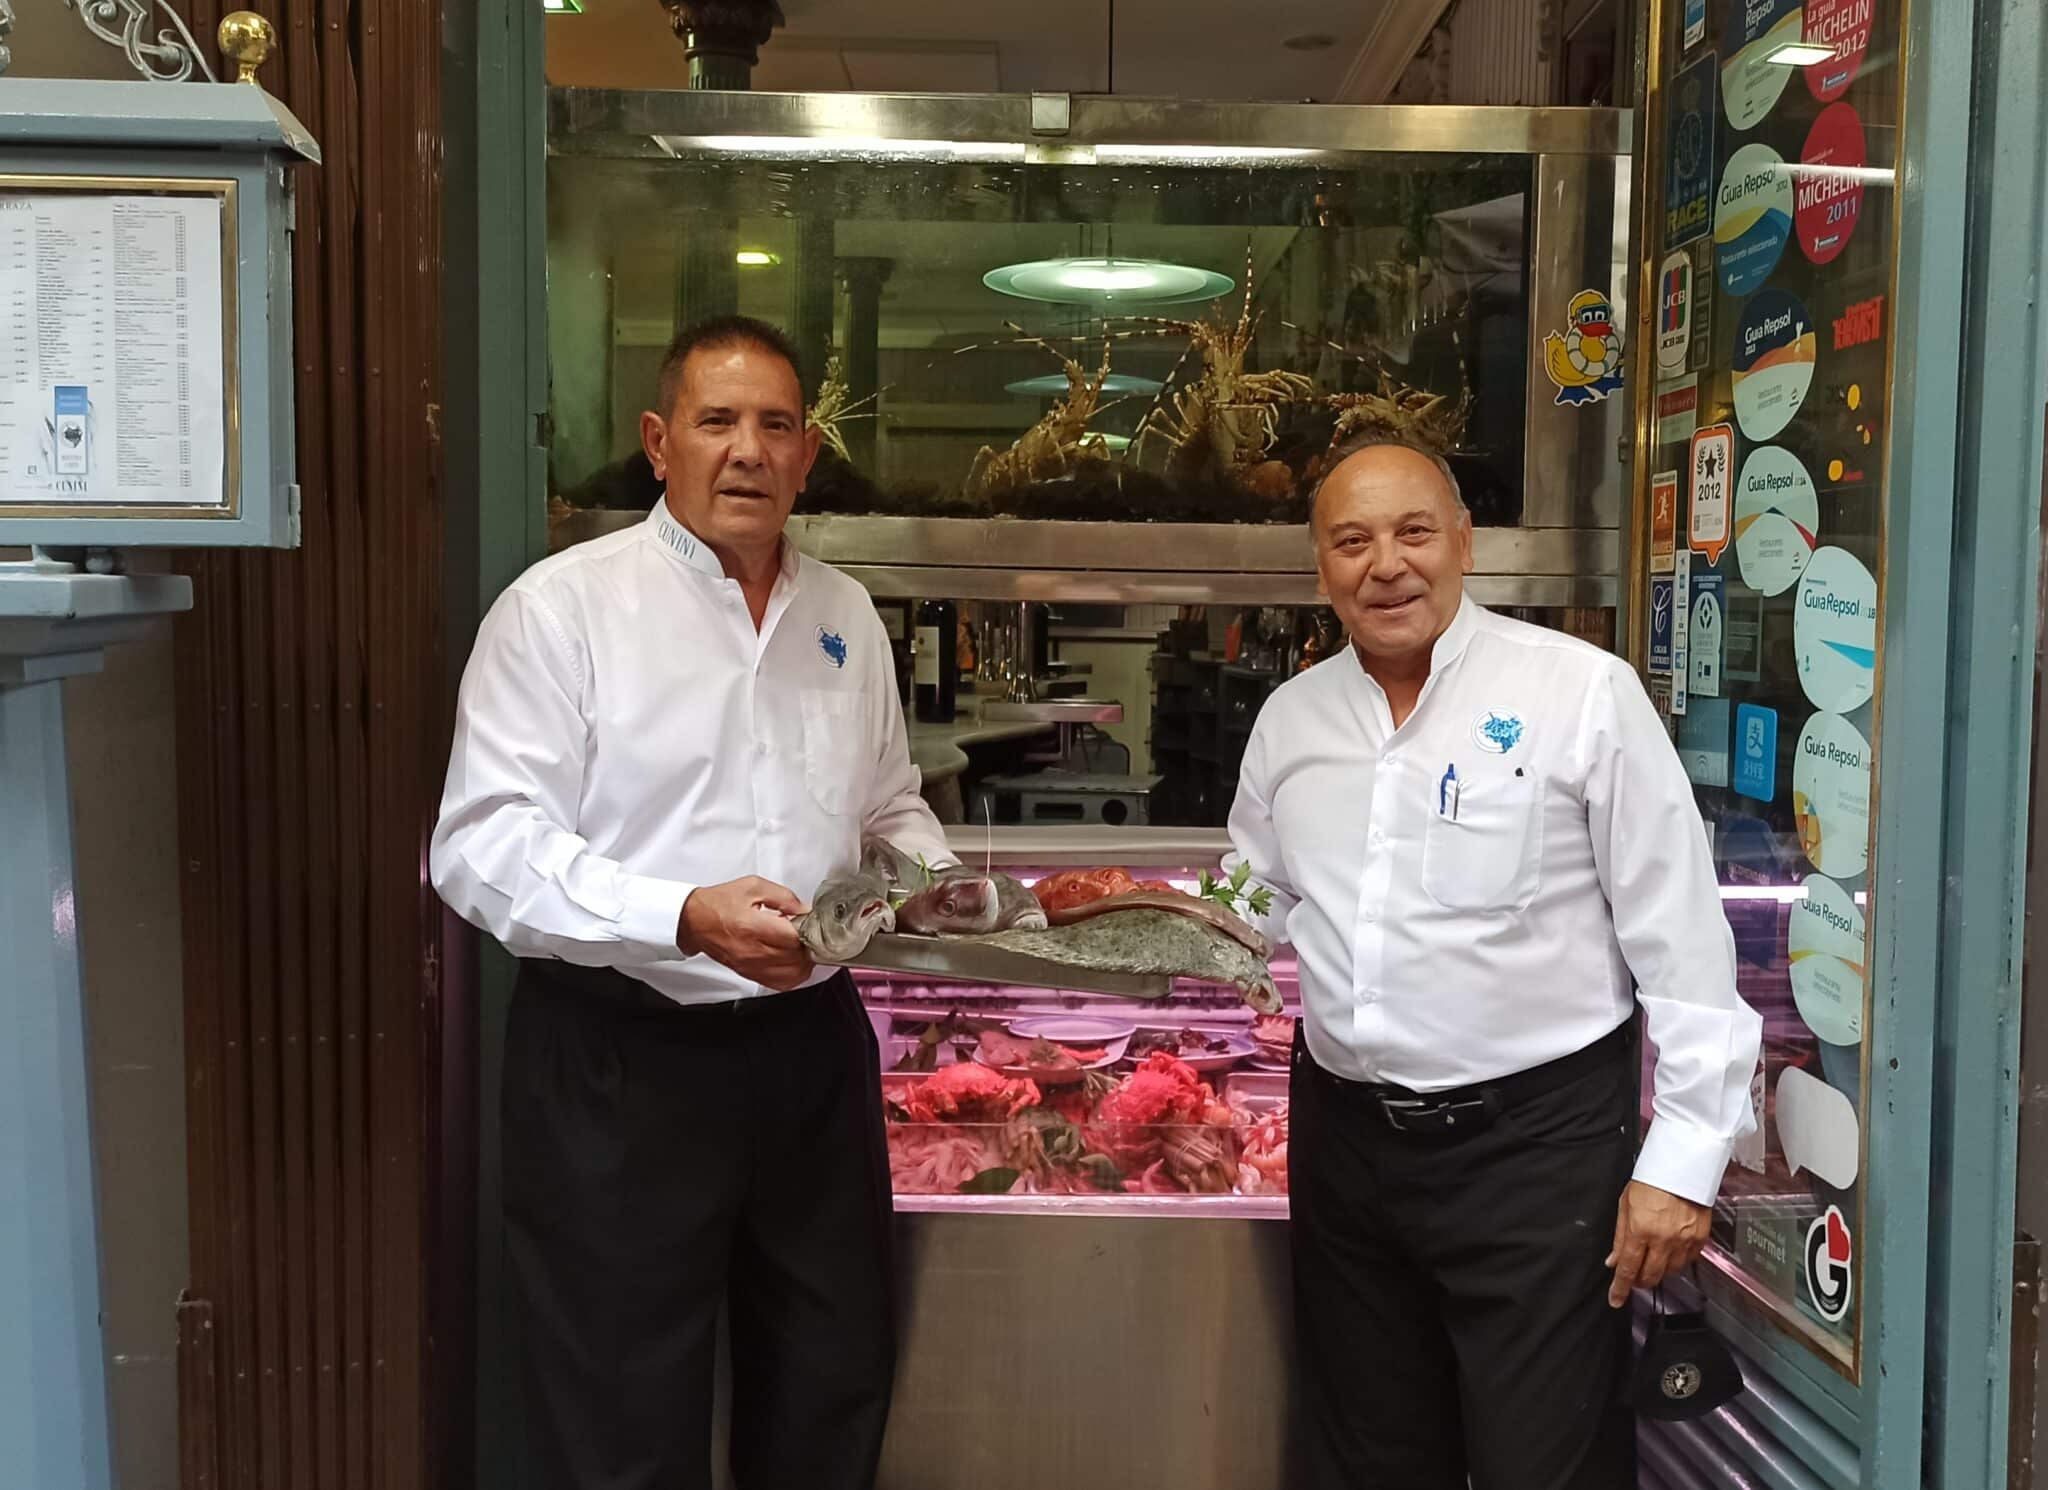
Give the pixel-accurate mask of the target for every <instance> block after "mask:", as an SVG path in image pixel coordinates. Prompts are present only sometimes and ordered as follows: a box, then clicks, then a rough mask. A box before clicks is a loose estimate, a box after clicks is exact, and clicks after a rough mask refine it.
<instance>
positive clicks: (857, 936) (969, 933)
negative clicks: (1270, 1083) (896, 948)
mask: <svg viewBox="0 0 2048 1490" xmlns="http://www.w3.org/2000/svg"><path fill="white" fill-rule="evenodd" d="M878 887H879V892H878ZM1048 887H1050V888H1048ZM885 923H886V924H885ZM1048 923H1050V924H1048ZM892 930H893V931H900V932H904V933H907V934H916V935H929V936H938V937H944V938H947V939H949V940H956V941H963V942H973V943H975V944H978V945H983V946H988V947H994V948H998V949H1000V950H1002V951H1005V952H1012V953H1016V954H1019V955H1021V956H1025V957H1031V958H1035V959H1038V960H1039V961H1041V962H1045V963H1048V964H1051V965H1052V967H1053V968H1054V969H1058V968H1065V969H1068V970H1071V971H1072V972H1075V973H1084V972H1094V973H1112V974H1122V975H1135V976H1139V977H1165V978H1192V979H1196V980H1198V981H1201V982H1205V983H1222V984H1227V985H1229V986H1231V987H1234V988H1236V989H1237V990H1238V992H1239V993H1241V994H1242V995H1243V996H1244V1001H1245V1002H1246V1003H1247V1004H1250V1005H1251V1006H1252V1008H1254V1009H1257V1010H1259V1011H1261V1012H1263V1013H1269V1014H1270V1013H1276V1012H1278V1010H1279V1009H1280V994H1279V991H1278V990H1277V989H1276V988H1275V987H1274V986H1273V975H1272V973H1271V972H1270V971H1269V970H1268V969H1267V967H1266V958H1267V956H1268V955H1269V954H1270V952H1271V948H1270V946H1269V945H1268V943H1267V941H1266V939H1265V938H1264V937H1263V936H1261V935H1260V934H1259V933H1258V932H1257V931H1255V930H1254V929H1253V928H1252V927H1250V926H1249V925H1247V924H1246V923H1245V922H1244V921H1242V920H1241V919H1239V918H1238V917H1237V916H1236V915H1234V914H1233V913H1232V912H1231V911H1229V910H1227V909H1225V908H1224V907H1223V906H1221V905H1218V904H1216V903H1215V902H1214V901H1211V900H1204V899H1200V898H1198V897H1196V896H1192V895H1184V894H1182V893H1180V892H1179V891H1177V890H1175V889H1173V888H1172V887H1171V886H1169V885H1165V884H1163V883H1160V882H1156V881H1148V882H1146V883H1145V884H1143V885H1140V884H1139V883H1138V882H1137V881H1135V880H1133V879H1132V878H1131V876H1130V875H1129V874H1128V873H1127V872H1126V871H1124V870H1122V869H1114V868H1111V869H1099V870H1069V871H1066V872H1064V873H1062V874H1058V875H1053V876H1051V877H1050V878H1048V879H1047V880H1044V881H1041V882H1040V883H1039V884H1038V885H1037V886H1035V887H1033V888H1032V889H1029V890H1027V889H1025V887H1024V886H1023V885H1021V884H1019V883H1018V882H1017V881H1016V880H1014V879H1011V878H1009V877H1008V876H1007V875H999V874H992V873H990V874H977V873H976V872H975V871H973V870H971V869H962V868H957V867H956V868H947V869H942V870H938V871H933V870H931V869H930V868H929V867H928V866H926V865H925V864H924V863H923V862H922V861H912V860H910V859H909V858H907V857H906V856H905V855H904V854H902V853H901V852H900V851H898V850H897V849H896V848H895V847H894V846H893V845H891V844H889V843H887V842H885V841H883V840H882V839H879V838H875V837H873V836H870V837H869V838H867V839H865V840H863V842H862V845H861V860H860V863H859V864H858V865H857V866H856V867H854V868H852V869H849V870H846V871H843V872H842V873H839V874H835V875H833V876H832V877H831V878H829V879H828V880H826V881H825V883H824V884H823V885H820V886H819V887H818V892H817V894H816V895H814V896H813V897H812V908H811V910H810V912H809V913H808V914H806V915H804V916H803V917H801V918H800V919H799V920H798V922H797V933H798V935H799V936H800V937H801V938H802V939H803V942H804V945H805V947H806V948H807V949H808V950H809V951H810V953H811V955H812V956H813V957H815V958H816V959H817V960H818V961H820V962H825V963H831V964H837V965H842V966H843V965H850V964H852V963H854V962H856V961H857V960H858V958H859V956H860V954H861V953H862V952H863V951H865V950H866V948H867V946H868V943H869V942H870V941H871V940H872V939H873V937H874V936H875V935H876V933H878V932H882V931H892Z"/></svg>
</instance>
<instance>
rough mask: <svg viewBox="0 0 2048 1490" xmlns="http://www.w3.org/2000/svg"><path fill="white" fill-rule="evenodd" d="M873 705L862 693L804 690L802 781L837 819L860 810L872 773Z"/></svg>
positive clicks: (837, 690) (829, 689)
mask: <svg viewBox="0 0 2048 1490" xmlns="http://www.w3.org/2000/svg"><path fill="white" fill-rule="evenodd" d="M871 708H872V706H871V704H870V703H869V700H868V696H867V695H866V694H864V693H854V692H852V691H850V690H846V689H831V688H807V689H805V690H804V692H803V711H804V785H805V787H806V788H808V789H809V791H810V794H811V798H812V800H813V801H815V802H816V803H817V804H818V806H819V807H821V808H823V809H824V810H825V811H826V812H828V813H830V814H832V815H833V816H834V817H843V816H845V815H847V814H849V813H853V812H858V811H859V810H860V807H861V798H862V796H863V795H864V794H865V792H866V790H867V786H868V783H869V781H870V780H871V779H872V778H873V776H874V764H873V763H874V740H873V738H872V732H871V728H870V725H871V719H870V711H871Z"/></svg>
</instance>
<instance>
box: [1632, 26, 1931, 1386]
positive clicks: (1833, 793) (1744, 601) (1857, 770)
mask: <svg viewBox="0 0 2048 1490" xmlns="http://www.w3.org/2000/svg"><path fill="white" fill-rule="evenodd" d="M1652 11H1653V12H1654V19H1653V25H1652V29H1651V33H1650V35H1651V39H1652V48H1653V55H1652V58H1651V85H1650V108H1649V116H1648V119H1647V121H1646V128H1645V138H1646V139H1647V141H1648V142H1649V155H1648V159H1647V160H1646V167H1647V169H1646V171H1645V177H1646V180H1647V181H1648V183H1649V184H1650V186H1651V188H1652V190H1651V193H1650V196H1649V199H1648V200H1647V201H1645V202H1644V203H1643V210H1644V215H1643V217H1642V220H1641V244H1642V257H1641V263H1640V270H1641V277H1640V280H1639V285H1640V289H1641V292H1642V294H1643V299H1642V300H1641V302H1640V303H1641V304H1642V306H1643V308H1644V314H1643V316H1642V317H1641V319H1640V321H1639V328H1640V329H1639V338H1640V339H1639V345H1642V346H1643V347H1644V348H1645V352H1646V356H1645V360H1644V363H1643V364H1642V366H1643V367H1644V369H1645V372H1646V373H1652V372H1653V375H1651V376H1645V377H1644V378H1643V379H1642V380H1641V385H1640V394H1639V399H1638V405H1637V416H1638V446H1637V448H1638V459H1637V463H1636V476H1637V496H1638V506H1637V510H1638V512H1639V513H1640V514H1641V521H1640V522H1639V524H1638V526H1637V529H1636V531H1635V533H1634V535H1633V538H1634V542H1633V544H1632V565H1631V579H1630V586H1631V602H1632V604H1631V606H1630V611H1631V614H1632V617H1633V618H1634V624H1633V627H1632V633H1633V635H1632V642H1633V652H1634V657H1635V660H1636V662H1637V663H1638V664H1639V665H1640V666H1642V667H1643V668H1644V669H1645V671H1646V675H1647V677H1648V680H1649V684H1650V689H1651V693H1652V696H1653V697H1654V698H1655V699H1656V701H1657V703H1658V706H1659V707H1660V709H1661V710H1662V711H1663V713H1664V715H1665V718H1666V720H1667V723H1668V725H1669V727H1670V729H1671V732H1672V735H1673V738H1674V739H1675V741H1676V743H1677V746H1678V749H1679V753H1680V755H1681V757H1682V758H1683V760H1684V762H1685V766H1686V770H1687V772H1688V773H1689V774H1690V775H1691V777H1692V779H1693V782H1694V785H1695V788H1696V793H1697V797H1698V801H1699V807H1700V812H1701V816H1702V818H1703V819H1704V821H1705V823H1706V829H1707V832H1708V833H1709V835H1710V838H1711V841H1712V845H1713V852H1714V858H1715V862H1716V864H1717V865H1718V867H1719V869H1720V878H1721V880H1722V884H1723V896H1724V898H1725V901H1726V909H1727V912H1728V917H1729V921H1730V923H1731V924H1732V926H1733V928H1734V931H1735V940H1736V947H1737V952H1738V956H1739V959H1740V984H1741V988H1742V992H1743V995H1744V997H1745V998H1747V999H1748V1000H1749V1002H1750V1003H1751V1004H1752V1005H1753V1006H1754V1007H1755V1008H1756V1009H1757V1010H1758V1011H1759V1012H1760V1013H1761V1014H1762V1015H1763V1018H1764V1022H1765V1039H1764V1058H1763V1063H1762V1067H1761V1069H1760V1070H1759V1071H1758V1073H1757V1075H1756V1079H1755V1083H1754V1086H1753V1091H1752V1100H1753V1103H1754V1106H1755V1109H1756V1114H1757V1120H1758V1124H1759V1129H1760V1131H1759V1133H1758V1134H1757V1136H1756V1137H1755V1138H1754V1139H1753V1140H1752V1141H1751V1142H1749V1143H1748V1144H1746V1145H1745V1146H1743V1147H1742V1148H1741V1149H1740V1150H1739V1151H1738V1152H1737V1154H1736V1157H1735V1163H1734V1165H1733V1166H1731V1168H1730V1170H1729V1176H1728V1179H1727V1182H1726V1183H1725V1185H1724V1187H1723V1190H1722V1197H1721V1201H1720V1204H1719V1206H1718V1207H1717V1210H1716V1215H1715V1223H1714V1237H1713V1247H1712V1250H1711V1252H1710V1254H1709V1256H1710V1260H1711V1261H1712V1263H1713V1269H1712V1271H1711V1276H1710V1279H1709V1287H1710V1291H1713V1292H1715V1293H1716V1294H1717V1295H1718V1296H1721V1297H1724V1298H1726V1299H1728V1300H1729V1301H1731V1302H1732V1303H1735V1304H1736V1305H1738V1306H1739V1307H1746V1308H1747V1309H1748V1310H1750V1311H1753V1312H1756V1313H1760V1314H1761V1315H1762V1316H1764V1318H1766V1319H1767V1320H1769V1321H1771V1322H1773V1323H1775V1324H1776V1325H1777V1326H1779V1327H1781V1328H1782V1329H1783V1330H1784V1331H1786V1332H1787V1333H1789V1334H1790V1335H1792V1336H1793V1337H1795V1338H1796V1339H1799V1340H1801V1341H1803V1342H1805V1343H1806V1344H1807V1345H1809V1346H1810V1347H1811V1348H1812V1349H1813V1351H1814V1352H1815V1353H1816V1354H1817V1355H1818V1356H1819V1357H1820V1358H1821V1359H1823V1360H1824V1361H1826V1362H1827V1363H1828V1364H1829V1365H1830V1366H1832V1367H1833V1368H1834V1369H1835V1370H1837V1371H1839V1372H1841V1373H1842V1374H1843V1375H1844V1376H1846V1377H1848V1378H1849V1379H1850V1380H1851V1381H1856V1380H1859V1379H1860V1378H1861V1374H1862V1372H1863V1369H1864V1352H1863V1343H1864V1342H1863V1332H1862V1326H1861V1319H1862V1301H1863V1296H1864V1289H1863V1287H1862V1285H1861V1279H1862V1268H1863V1260H1864V1259H1863V1253H1862V1250H1861V1248H1860V1245H1859V1242H1860V1239H1861V1238H1862V1237H1863V1236H1864V1231H1865V1227H1864V1219H1865V1218H1864V1185H1863V1183H1862V1180H1863V1178H1864V1176H1863V1169H1864V1166H1865V1159H1866V1156H1867V1154H1868V1133H1869V1128H1870V1112H1869V1107H1868V1103H1867V1099H1866V1092H1867V1089H1868V1085H1869V1083H1868V1080H1867V1074H1868V1073H1867V1071H1866V1058H1867V1057H1866V1052H1867V1050H1868V1038H1869V1036H1870V1033H1871V1029H1870V1020H1871V1017H1872V1002H1871V997H1870V986H1869V984H1870V979H1869V973H1868V969H1869V967H1870V962H1871V958H1870V948H1871V947H1872V945H1873V936H1874V935H1875V934H1877V933H1878V932H1879V931H1880V930H1881V928H1877V927H1875V926H1873V924H1872V899H1871V894H1870V891H1871V888H1872V887H1873V886H1874V885H1876V884H1878V883H1879V880H1878V874H1879V870H1880V864H1881V862H1882V860H1883V859H1884V858H1885V857H1886V856H1887V855H1889V854H1891V853H1896V852H1900V851H1901V846H1899V845H1893V844H1886V843H1879V842H1878V841H1877V835H1876V833H1875V831H1874V826H1873V824H1874V814H1873V804H1874V802H1875V801H1876V787H1875V780H1876V771H1877V767H1878V762H1877V760H1876V750H1875V743H1876V742H1877V741H1878V739H1879V738H1880V734H1879V729H1878V716H1879V711H1880V710H1881V709H1882V707H1883V706H1884V698H1883V675H1884V659H1883V655H1882V653H1883V642H1882V638H1883V637H1884V635H1885V625H1884V598H1885V588H1886V586H1885V573H1884V565H1883V563H1882V559H1881V556H1882V554H1883V553H1884V539H1885V529H1886V516H1887V507H1888V503H1889V501H1890V499H1891V495H1892V494H1891V492H1890V489H1889V477H1888V472H1887V470H1886V469H1885V452H1886V450H1887V448H1888V441H1887V438H1886V435H1885V430H1886V424H1887V421H1888V419H1889V417H1890V415H1891V407H1890V404H1891V398H1890V385H1891V375H1892V363H1893V349H1892V341H1891V331H1892V311H1893V309H1894V305H1895V300H1896V294H1895V287H1896V277H1897V257H1898V255H1897V246H1896V225H1895V214H1896V211H1897V201H1896V193H1895V190H1894V170H1895V167H1896V166H1897V164H1898V159H1899V139H1900V115H1901V76H1900V67H1899V61H1898V59H1899V55H1900V49H1899V38H1900V36H1901V34H1902V31H1901V21H1902V17H1901V14H1900V7H1899V6H1898V5H1896V4H1878V5H1875V6H1873V5H1871V4H1869V3H1866V0H1839V3H1838V0H1811V3H1808V4H1805V5H1803V6H1802V5H1800V4H1798V3H1794V0H1732V3H1728V4H1720V3H1716V4H1713V5H1711V6H1707V5H1699V4H1686V5H1680V4H1678V3H1675V0H1674V3H1669V4H1664V3H1660V4H1657V5H1655V6H1653V7H1652ZM1943 497H1944V499H1945V498H1946V494H1945V493H1944V494H1943Z"/></svg>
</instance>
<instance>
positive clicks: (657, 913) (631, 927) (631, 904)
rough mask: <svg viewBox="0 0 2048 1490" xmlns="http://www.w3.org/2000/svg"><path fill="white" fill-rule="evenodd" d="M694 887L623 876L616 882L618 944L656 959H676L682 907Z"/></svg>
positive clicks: (653, 878)
mask: <svg viewBox="0 0 2048 1490" xmlns="http://www.w3.org/2000/svg"><path fill="white" fill-rule="evenodd" d="M696 889H697V887H696V886H695V885H692V884H686V883H685V882H683V881H682V880H665V879H659V878H657V877H655V876H654V875H649V874H630V875H622V876H621V877H620V879H619V920H618V927H619V940H620V941H622V942H625V943H627V944H628V945H631V946H636V947H645V948H647V949H648V950H649V951H650V952H652V953H654V954H655V956H656V957H657V958H658V959H661V960H664V961H665V960H667V959H668V958H672V957H675V956H678V955H679V954H680V953H681V952H682V948H680V947H678V946H677V945H676V932H677V930H678V928H679V927H680V926H681V924H682V919H683V905H684V902H686V901H687V900H689V898H690V896H691V895H692V894H693V893H695V891H696Z"/></svg>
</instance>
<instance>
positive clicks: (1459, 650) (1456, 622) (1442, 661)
mask: <svg viewBox="0 0 2048 1490" xmlns="http://www.w3.org/2000/svg"><path fill="white" fill-rule="evenodd" d="M1485 614H1486V611H1485V609H1484V608H1483V607H1481V606H1480V605H1479V604H1477V603H1476V602H1475V601H1474V600H1473V599H1472V597H1471V596H1470V595H1463V596H1460V597H1459V599H1458V613H1457V614H1456V615H1454V616H1452V617H1451V624H1450V625H1448V626H1446V627H1445V628H1444V634H1443V635H1442V636H1440V637H1438V638H1437V639H1436V645H1435V646H1433V647H1431V648H1430V651H1429V675H1430V676H1431V677H1432V678H1434V677H1435V676H1436V675H1437V674H1438V673H1440V672H1442V671H1443V670H1444V669H1445V668H1447V667H1449V666H1450V665H1451V664H1452V663H1454V662H1456V661H1457V660H1458V659H1459V658H1460V657H1462V656H1464V655H1465V648H1466V647H1468V646H1470V645H1471V643H1472V638H1473V637H1474V636H1476V635H1477V634H1478V632H1479V618H1480V617H1481V616H1483V615H1485ZM1349 650H1350V653H1351V660H1352V662H1353V663H1355V664H1356V665H1357V667H1358V671H1359V675H1360V676H1361V677H1366V678H1370V677H1371V676H1372V674H1371V673H1369V672H1367V671H1366V668H1365V658H1364V657H1363V656H1362V655H1360V653H1359V650H1358V647H1357V645H1356V644H1355V643H1354V644H1353V645H1352V646H1351V647H1350V648H1349Z"/></svg>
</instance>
